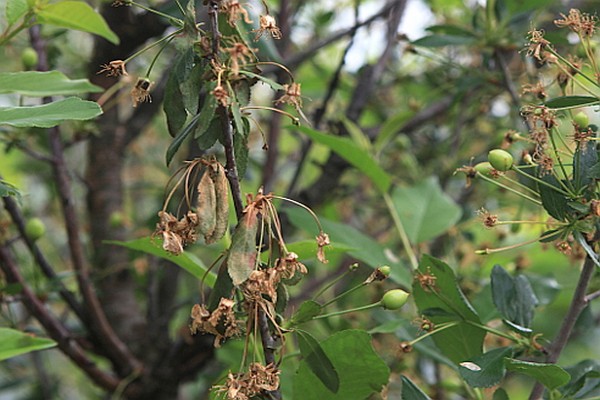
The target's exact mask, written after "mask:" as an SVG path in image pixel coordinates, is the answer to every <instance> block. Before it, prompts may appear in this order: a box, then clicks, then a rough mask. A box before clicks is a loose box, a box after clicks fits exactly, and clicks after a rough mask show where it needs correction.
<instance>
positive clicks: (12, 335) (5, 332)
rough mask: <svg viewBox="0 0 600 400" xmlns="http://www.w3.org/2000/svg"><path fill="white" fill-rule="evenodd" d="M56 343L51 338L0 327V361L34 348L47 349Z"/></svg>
mask: <svg viewBox="0 0 600 400" xmlns="http://www.w3.org/2000/svg"><path fill="white" fill-rule="evenodd" d="M56 345H57V343H56V342H55V341H54V340H51V339H45V338H38V337H35V336H33V335H31V334H27V333H24V332H21V331H17V330H14V329H9V328H0V361H2V360H6V359H7V358H11V357H14V356H18V355H20V354H25V353H29V352H32V351H35V350H43V349H49V348H51V347H55V346H56Z"/></svg>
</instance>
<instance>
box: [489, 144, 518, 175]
mask: <svg viewBox="0 0 600 400" xmlns="http://www.w3.org/2000/svg"><path fill="white" fill-rule="evenodd" d="M488 161H489V162H490V164H492V167H494V168H495V169H497V170H498V171H501V172H506V171H508V170H509V169H511V167H512V166H513V156H512V155H511V154H510V153H509V152H508V151H506V150H502V149H494V150H492V151H490V152H489V153H488Z"/></svg>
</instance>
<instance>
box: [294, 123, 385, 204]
mask: <svg viewBox="0 0 600 400" xmlns="http://www.w3.org/2000/svg"><path fill="white" fill-rule="evenodd" d="M296 129H298V130H299V131H301V132H302V133H304V134H305V135H307V136H308V137H310V138H311V139H312V140H314V141H315V142H317V143H321V144H323V145H325V146H327V147H329V148H330V149H331V150H332V151H334V152H335V153H337V154H338V155H339V156H341V157H342V158H344V159H345V160H346V161H348V162H349V163H350V164H352V165H353V166H354V167H356V168H357V169H358V170H359V171H361V172H362V173H363V174H365V175H366V176H367V177H369V179H371V181H372V182H373V184H375V186H376V187H377V189H379V191H380V192H381V193H386V192H387V191H388V190H389V188H390V185H391V182H392V179H391V177H390V175H388V173H387V172H385V171H384V170H383V168H381V167H380V166H379V164H378V163H377V162H376V161H375V159H373V157H371V155H370V154H369V153H368V152H366V151H364V150H363V149H361V148H360V147H359V146H357V145H356V144H355V143H354V142H353V141H352V140H351V139H349V138H346V137H339V136H333V135H328V134H325V133H322V132H319V131H316V130H314V129H311V128H308V127H306V126H299V127H296ZM325 173H327V171H325Z"/></svg>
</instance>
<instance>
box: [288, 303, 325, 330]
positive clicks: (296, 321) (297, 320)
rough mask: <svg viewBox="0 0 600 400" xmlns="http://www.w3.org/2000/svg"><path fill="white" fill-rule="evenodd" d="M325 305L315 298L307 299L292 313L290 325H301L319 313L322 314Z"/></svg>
mask: <svg viewBox="0 0 600 400" xmlns="http://www.w3.org/2000/svg"><path fill="white" fill-rule="evenodd" d="M322 309H323V307H322V306H321V305H320V304H319V303H317V302H316V301H313V300H307V301H305V302H303V303H302V304H300V307H299V308H298V310H297V311H296V312H295V313H294V315H292V318H291V319H290V327H293V326H297V325H300V324H302V323H304V322H308V321H310V320H311V319H313V318H314V317H316V316H317V315H319V314H321V310H322Z"/></svg>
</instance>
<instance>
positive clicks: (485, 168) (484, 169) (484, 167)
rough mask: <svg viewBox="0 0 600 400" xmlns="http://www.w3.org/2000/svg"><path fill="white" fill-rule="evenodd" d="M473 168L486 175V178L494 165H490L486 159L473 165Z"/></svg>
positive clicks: (490, 174)
mask: <svg viewBox="0 0 600 400" xmlns="http://www.w3.org/2000/svg"><path fill="white" fill-rule="evenodd" d="M474 168H475V171H477V172H479V173H480V174H481V175H483V176H487V177H488V178H489V177H491V176H492V174H493V171H494V167H492V164H490V163H489V162H487V161H484V162H480V163H479V164H477V165H475V167H474Z"/></svg>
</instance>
